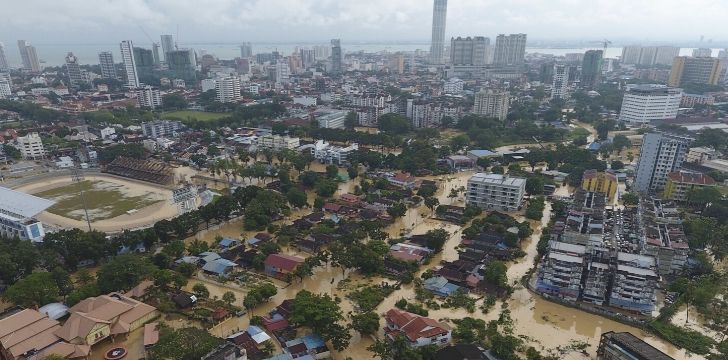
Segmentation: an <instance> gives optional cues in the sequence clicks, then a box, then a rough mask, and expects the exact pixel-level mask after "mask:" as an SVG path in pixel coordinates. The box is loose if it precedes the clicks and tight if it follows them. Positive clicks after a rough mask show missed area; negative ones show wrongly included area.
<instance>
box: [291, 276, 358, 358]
mask: <svg viewBox="0 0 728 360" xmlns="http://www.w3.org/2000/svg"><path fill="white" fill-rule="evenodd" d="M343 319H344V315H343V314H342V311H341V308H340V307H339V304H337V303H336V301H335V300H334V299H333V298H332V297H331V296H329V295H328V294H322V295H316V294H313V293H311V292H309V291H307V290H302V291H299V292H298V294H296V298H295V299H294V301H293V309H292V310H291V313H290V315H289V318H288V320H289V321H290V322H291V323H292V324H293V325H296V326H307V327H309V328H311V330H313V332H314V333H316V334H319V335H321V338H322V339H324V341H331V343H332V345H333V346H334V348H335V349H336V350H338V351H342V350H344V349H345V348H346V347H347V346H348V344H349V338H350V337H351V335H350V334H349V332H347V331H346V328H345V327H344V326H343V325H341V324H340V322H341V321H342V320H343Z"/></svg>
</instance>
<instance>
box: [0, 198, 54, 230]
mask: <svg viewBox="0 0 728 360" xmlns="http://www.w3.org/2000/svg"><path fill="white" fill-rule="evenodd" d="M0 199H2V201H0V234H2V235H3V236H5V237H8V238H19V239H21V240H30V241H34V242H39V241H43V236H44V235H45V230H44V229H43V224H42V223H41V222H40V221H38V220H36V219H35V218H34V217H35V216H36V215H38V214H39V213H40V212H42V211H44V210H45V209H47V208H49V207H50V206H52V205H53V201H50V200H46V199H42V198H39V197H37V196H33V195H29V194H25V193H22V192H19V191H15V190H12V189H8V188H6V187H0Z"/></svg>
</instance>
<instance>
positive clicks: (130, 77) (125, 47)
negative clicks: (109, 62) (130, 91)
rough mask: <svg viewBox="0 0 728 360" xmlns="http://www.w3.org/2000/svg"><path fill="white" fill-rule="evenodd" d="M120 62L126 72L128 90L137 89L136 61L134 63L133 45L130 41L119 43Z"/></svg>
mask: <svg viewBox="0 0 728 360" xmlns="http://www.w3.org/2000/svg"><path fill="white" fill-rule="evenodd" d="M120 48H121V60H122V61H123V62H124V71H126V85H127V86H128V87H130V88H134V89H135V88H138V87H139V75H138V74H137V69H136V61H134V44H133V43H132V42H131V40H124V41H122V42H121V45H120Z"/></svg>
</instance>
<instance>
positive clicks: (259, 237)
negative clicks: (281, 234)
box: [248, 233, 273, 247]
mask: <svg viewBox="0 0 728 360" xmlns="http://www.w3.org/2000/svg"><path fill="white" fill-rule="evenodd" d="M272 238H273V235H271V234H268V233H257V234H255V236H253V237H252V238H250V239H248V245H250V246H252V247H258V246H260V245H261V244H263V243H265V242H268V241H270V239H272Z"/></svg>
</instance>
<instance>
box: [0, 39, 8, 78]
mask: <svg viewBox="0 0 728 360" xmlns="http://www.w3.org/2000/svg"><path fill="white" fill-rule="evenodd" d="M8 69H10V66H9V65H8V58H7V57H5V44H3V43H1V42H0V71H5V70H8Z"/></svg>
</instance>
